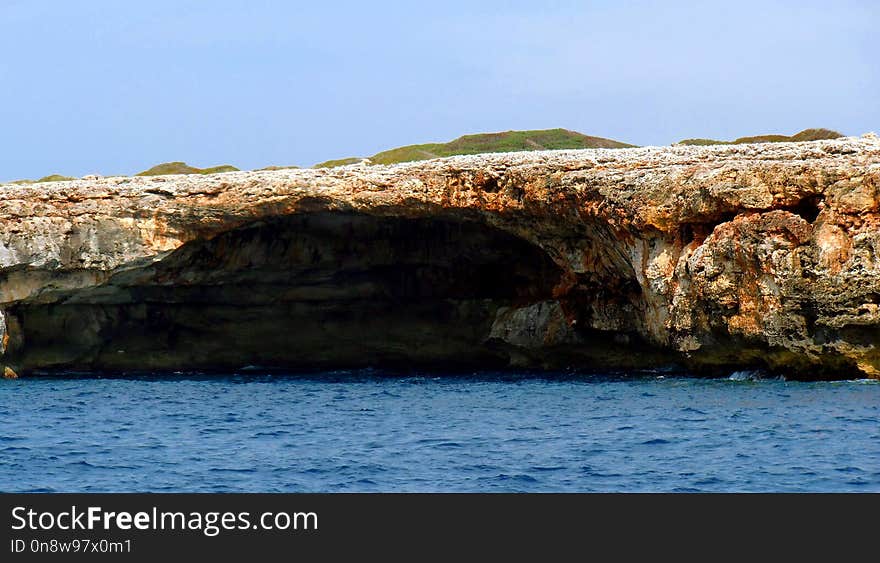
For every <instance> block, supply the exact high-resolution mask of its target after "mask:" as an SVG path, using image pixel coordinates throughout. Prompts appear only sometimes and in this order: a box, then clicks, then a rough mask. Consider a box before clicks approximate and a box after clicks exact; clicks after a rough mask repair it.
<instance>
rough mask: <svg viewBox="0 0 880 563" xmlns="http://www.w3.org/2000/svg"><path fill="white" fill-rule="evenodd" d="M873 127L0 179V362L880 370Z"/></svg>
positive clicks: (878, 373)
mask: <svg viewBox="0 0 880 563" xmlns="http://www.w3.org/2000/svg"><path fill="white" fill-rule="evenodd" d="M878 189H880V141H878V139H877V138H876V137H875V136H873V135H866V136H864V137H862V138H858V139H857V138H844V139H836V140H828V141H815V142H807V143H779V144H755V145H735V146H712V147H685V146H674V147H663V148H654V147H648V148H640V149H618V150H604V149H597V150H572V151H546V152H528V153H507V154H491V155H476V156H462V157H451V158H446V159H438V160H432V161H426V162H417V163H412V164H402V165H394V166H366V165H353V166H346V167H341V168H332V169H320V170H293V169H291V170H278V171H262V172H232V173H225V174H216V175H211V176H163V177H145V178H105V179H91V180H82V181H71V182H58V183H52V184H40V185H28V186H12V185H7V186H0V196H2V198H0V354H2V356H0V365H2V366H4V367H8V368H9V369H7V373H12V371H15V372H18V373H28V372H31V371H34V370H44V369H96V370H98V369H215V368H216V369H234V368H238V367H241V366H245V365H261V366H284V367H292V368H296V367H321V368H323V367H342V366H361V365H378V366H421V367H437V366H453V367H454V366H459V367H468V368H470V367H492V366H510V365H513V366H531V367H540V368H556V367H566V366H574V367H608V366H616V367H635V366H656V365H666V364H679V365H684V366H686V367H688V368H690V369H694V370H697V371H704V372H708V373H711V372H713V371H716V370H721V369H732V368H739V367H766V368H768V369H771V370H782V371H784V372H786V373H788V374H791V375H795V376H799V377H805V378H819V377H865V376H867V377H875V378H876V377H880V351H878V348H877V346H878V345H880V275H878V274H880V231H878V226H880V212H878V204H880V197H878Z"/></svg>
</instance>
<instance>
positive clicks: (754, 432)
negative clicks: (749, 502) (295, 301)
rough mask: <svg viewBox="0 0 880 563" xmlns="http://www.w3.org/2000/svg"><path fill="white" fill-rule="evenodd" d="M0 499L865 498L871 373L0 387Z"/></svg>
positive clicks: (53, 382) (876, 444)
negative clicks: (625, 494)
mask: <svg viewBox="0 0 880 563" xmlns="http://www.w3.org/2000/svg"><path fill="white" fill-rule="evenodd" d="M0 490H2V491H5V492H13V491H46V492H53V491H59V492H61V491H63V492H81V491H83V492H98V491H102V492H103V491H110V492H117V491H157V492H168V491H174V492H177V491H181V492H227V491H264V492H276V491H278V492H282V491H283V492H297V491H309V492H324V491H328V492H331V491H481V492H490V491H880V384H878V383H876V382H869V381H847V382H822V383H803V382H790V381H782V380H754V379H753V378H751V377H748V376H743V374H735V375H734V376H733V377H732V378H730V379H715V380H706V379H695V378H688V377H663V376H658V375H657V374H656V373H655V374H629V375H625V376H624V375H604V376H598V375H583V374H581V375H574V374H557V375H546V374H544V375H540V376H536V375H534V374H521V375H513V374H509V373H508V374H492V373H480V374H475V375H467V376H465V375H460V374H458V375H448V376H438V375H436V374H423V375H415V376H414V375H408V376H400V375H385V374H382V373H381V372H377V371H354V372H332V373H322V374H307V375H304V374H297V375H293V374H291V375H278V374H266V373H263V374H245V373H242V374H234V375H232V374H231V375H228V376H217V375H211V376H206V375H198V374H178V375H174V376H167V375H149V376H125V377H103V378H101V377H84V376H73V375H67V376H63V377H51V378H29V379H19V380H13V381H2V382H0Z"/></svg>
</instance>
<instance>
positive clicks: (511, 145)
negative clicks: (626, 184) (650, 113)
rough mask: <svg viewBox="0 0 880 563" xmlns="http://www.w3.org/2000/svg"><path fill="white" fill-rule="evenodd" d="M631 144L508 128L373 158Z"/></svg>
mask: <svg viewBox="0 0 880 563" xmlns="http://www.w3.org/2000/svg"><path fill="white" fill-rule="evenodd" d="M634 146H635V145H629V144H627V143H621V142H620V141H614V140H611V139H604V138H602V137H591V136H589V135H584V134H583V133H578V132H577V131H569V130H568V129H541V130H536V131H504V132H501V133H479V134H476V135H465V136H463V137H459V138H458V139H455V140H454V141H450V142H448V143H426V144H422V145H407V146H405V147H398V148H396V149H391V150H387V151H382V152H380V153H378V154H375V155H373V156H371V157H369V160H370V162H371V163H372V164H397V163H399V162H412V161H415V160H428V159H431V158H441V157H444V156H455V155H460V154H481V153H492V152H518V151H540V150H557V149H621V148H627V147H634ZM361 160H362V159H361V158H356V157H352V158H341V159H338V160H328V161H327V162H322V163H320V164H316V165H315V166H314V168H331V167H333V166H344V165H346V164H354V163H356V162H360V161H361Z"/></svg>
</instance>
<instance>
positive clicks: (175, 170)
mask: <svg viewBox="0 0 880 563" xmlns="http://www.w3.org/2000/svg"><path fill="white" fill-rule="evenodd" d="M219 172H238V168H236V167H235V166H230V165H229V164H223V165H221V166H214V167H211V168H196V167H195V166H190V165H188V164H187V163H185V162H165V163H163V164H157V165H156V166H154V167H152V168H150V169H149V170H144V171H143V172H139V173H138V174H135V176H165V175H168V174H217V173H219Z"/></svg>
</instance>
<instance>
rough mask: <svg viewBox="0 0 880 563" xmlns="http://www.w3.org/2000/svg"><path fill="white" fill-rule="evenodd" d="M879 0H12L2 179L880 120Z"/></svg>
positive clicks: (1, 12) (865, 126)
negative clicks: (405, 148)
mask: <svg viewBox="0 0 880 563" xmlns="http://www.w3.org/2000/svg"><path fill="white" fill-rule="evenodd" d="M878 29H880V2H877V1H876V0H864V1H855V0H853V1H834V2H829V1H827V0H826V1H821V2H812V1H803V0H801V1H791V2H773V1H768V0H762V1H748V0H736V1H734V0H728V1H727V2H712V1H704V2H696V1H694V2H671V1H667V2H660V1H658V2H625V1H607V2H606V1H595V2H589V1H580V2H576V1H558V2H553V1H534V0H532V1H523V2H520V1H510V2H501V1H488V2H478V1H475V0H471V1H458V0H447V1H443V2H430V3H427V2H426V3H420V2H412V1H408V2H382V1H380V0H374V1H370V2H333V1H316V2H295V1H281V0H211V1H208V0H205V1H198V0H149V1H146V0H141V1H137V0H131V1H124V2H122V1H116V0H113V1H111V0H76V1H67V0H0V123H2V128H0V180H11V179H16V178H34V177H39V176H43V175H47V174H50V173H62V174H68V175H75V176H81V175H83V174H89V173H99V174H105V175H107V174H118V173H125V174H128V173H134V172H137V171H140V170H143V169H145V168H148V167H149V166H152V165H153V164H156V163H159V162H164V161H171V160H185V161H187V162H189V163H190V164H193V165H196V166H208V165H215V164H222V163H229V164H234V165H236V166H238V167H240V168H243V169H248V168H257V167H262V166H266V165H270V164H276V165H286V164H298V165H303V166H308V165H311V164H314V163H315V162H318V161H322V160H326V159H330V158H338V157H345V156H361V155H363V156H368V155H370V154H373V153H375V152H378V151H380V150H382V149H386V148H391V147H395V146H400V145H405V144H412V143H420V142H431V141H446V140H451V139H453V138H455V137H457V136H459V135H462V134H466V133H475V132H486V131H504V130H509V129H546V128H552V127H565V128H568V129H574V130H577V131H581V132H583V133H587V134H591V135H598V136H602V137H609V138H612V139H617V140H621V141H626V142H630V143H634V144H639V145H647V144H668V143H671V142H674V141H677V140H680V139H682V138H686V137H697V136H699V137H712V138H725V139H726V138H735V137H739V136H743V135H752V134H761V133H785V134H791V133H795V132H797V131H799V130H801V129H804V128H806V127H828V128H832V129H837V130H839V131H841V132H843V133H845V134H848V135H859V134H862V133H864V132H866V131H872V130H873V131H878V130H880V41H878Z"/></svg>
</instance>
